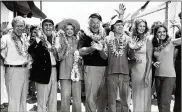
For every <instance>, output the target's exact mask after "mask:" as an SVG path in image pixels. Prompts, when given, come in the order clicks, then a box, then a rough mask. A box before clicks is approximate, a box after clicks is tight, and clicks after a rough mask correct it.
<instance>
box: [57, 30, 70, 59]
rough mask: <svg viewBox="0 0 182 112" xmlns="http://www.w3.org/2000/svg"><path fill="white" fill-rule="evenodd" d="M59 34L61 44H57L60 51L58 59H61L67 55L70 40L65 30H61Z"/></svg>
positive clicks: (58, 51)
mask: <svg viewBox="0 0 182 112" xmlns="http://www.w3.org/2000/svg"><path fill="white" fill-rule="evenodd" d="M57 35H58V37H59V43H58V44H59V45H58V46H56V49H57V53H58V60H59V61H61V60H63V59H64V58H65V57H66V54H67V50H68V40H67V39H66V36H65V32H64V31H63V30H59V31H58V32H57Z"/></svg>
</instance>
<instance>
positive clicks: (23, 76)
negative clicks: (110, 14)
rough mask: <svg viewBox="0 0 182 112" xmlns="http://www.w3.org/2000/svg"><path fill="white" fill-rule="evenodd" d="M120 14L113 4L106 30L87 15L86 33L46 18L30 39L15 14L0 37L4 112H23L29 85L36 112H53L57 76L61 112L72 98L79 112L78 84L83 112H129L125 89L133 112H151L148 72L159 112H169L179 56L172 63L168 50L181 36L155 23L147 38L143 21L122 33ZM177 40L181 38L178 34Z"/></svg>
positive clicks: (121, 10) (93, 16) (95, 16)
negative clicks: (34, 96) (33, 91)
mask: <svg viewBox="0 0 182 112" xmlns="http://www.w3.org/2000/svg"><path fill="white" fill-rule="evenodd" d="M124 12H125V7H124V5H123V4H122V5H121V4H120V6H119V9H118V10H117V13H118V16H117V17H115V18H114V19H113V20H112V21H111V22H110V27H109V31H108V30H106V29H107V28H103V26H102V17H101V16H100V15H99V14H98V13H93V14H91V15H90V16H89V19H88V21H89V22H88V28H87V29H86V30H83V31H80V24H79V23H78V21H76V20H74V19H64V20H63V21H61V22H60V23H58V24H57V27H56V30H55V28H54V26H55V25H54V22H53V20H51V19H45V20H43V22H42V24H41V25H42V26H41V27H35V28H34V30H32V33H35V36H33V35H32V34H31V35H30V38H28V37H27V35H26V34H25V33H26V32H25V26H26V23H25V21H24V19H23V18H22V17H20V16H17V17H15V18H14V19H13V21H12V26H13V31H12V32H9V33H8V34H6V35H3V36H2V38H1V55H2V58H3V60H4V66H5V82H6V87H7V91H8V102H9V106H8V111H9V112H15V111H16V112H25V111H27V110H26V97H27V92H28V83H29V80H31V81H34V82H35V84H36V90H37V106H38V108H37V111H38V112H57V85H58V82H57V81H58V80H57V79H59V80H60V86H61V107H60V112H70V99H71V96H72V99H73V104H72V111H73V112H81V111H82V109H81V87H82V84H81V81H84V86H85V88H84V89H85V96H86V100H85V110H86V112H96V111H97V112H105V111H108V112H116V111H121V112H128V111H129V105H130V98H131V92H132V102H133V111H134V112H150V111H151V90H152V72H153V73H154V79H155V87H156V92H157V101H158V109H159V112H170V103H171V95H172V92H173V89H174V86H175V81H176V74H179V75H178V76H180V74H181V73H179V72H181V71H179V69H180V68H181V67H179V65H180V64H181V61H179V60H181V59H180V58H179V55H177V57H178V58H176V60H174V54H175V47H176V46H177V48H178V49H180V47H179V45H181V38H177V39H175V38H173V37H170V36H169V35H168V31H167V28H166V26H165V25H163V24H162V23H160V24H154V25H153V27H152V33H149V28H148V25H147V21H145V20H143V19H137V20H135V21H134V24H133V25H132V27H131V29H130V31H128V32H126V31H125V29H124V25H125V23H126V22H125V21H124V20H123V16H124ZM179 17H180V18H181V13H180V15H179ZM177 35H178V37H181V33H180V29H179V32H178V34H177ZM178 52H179V54H180V50H178ZM174 62H175V63H176V65H177V66H174ZM179 62H180V63H179ZM58 65H59V66H58ZM152 65H154V67H155V69H154V70H152ZM175 67H176V68H178V69H175ZM30 69H31V71H30ZM130 80H131V84H132V87H130ZM180 82H181V80H179V79H178V80H177V84H176V93H175V95H176V100H175V108H174V112H180V111H181V108H180V106H181V103H180V102H181V101H180V100H179V98H181V97H180V95H181V92H180V90H179V89H180V88H179V87H178V86H180V85H181V84H180ZM130 88H131V89H132V91H131V89H130ZM118 97H119V98H118ZM118 99H119V103H118ZM179 103H180V104H179ZM118 105H119V106H118Z"/></svg>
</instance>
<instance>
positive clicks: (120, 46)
mask: <svg viewBox="0 0 182 112" xmlns="http://www.w3.org/2000/svg"><path fill="white" fill-rule="evenodd" d="M115 39H116V38H115V37H114V35H111V37H110V39H109V46H110V48H111V53H112V54H114V55H115V56H117V57H118V56H122V55H123V53H124V50H125V48H126V45H127V40H126V37H124V35H122V36H121V37H120V38H119V39H118V51H117V49H116V42H115Z"/></svg>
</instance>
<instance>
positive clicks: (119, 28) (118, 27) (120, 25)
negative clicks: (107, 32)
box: [114, 22, 124, 34]
mask: <svg viewBox="0 0 182 112" xmlns="http://www.w3.org/2000/svg"><path fill="white" fill-rule="evenodd" d="M123 27H124V24H123V23H122V22H119V23H116V24H115V25H114V32H115V33H118V34H121V33H122V32H123Z"/></svg>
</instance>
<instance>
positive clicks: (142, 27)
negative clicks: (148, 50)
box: [137, 22, 146, 34]
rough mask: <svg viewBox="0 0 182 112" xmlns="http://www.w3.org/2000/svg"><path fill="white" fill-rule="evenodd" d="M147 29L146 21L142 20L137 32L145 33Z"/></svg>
mask: <svg viewBox="0 0 182 112" xmlns="http://www.w3.org/2000/svg"><path fill="white" fill-rule="evenodd" d="M145 29H146V25H145V22H140V23H139V24H138V27H137V32H138V33H139V34H143V33H144V32H145Z"/></svg>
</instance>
